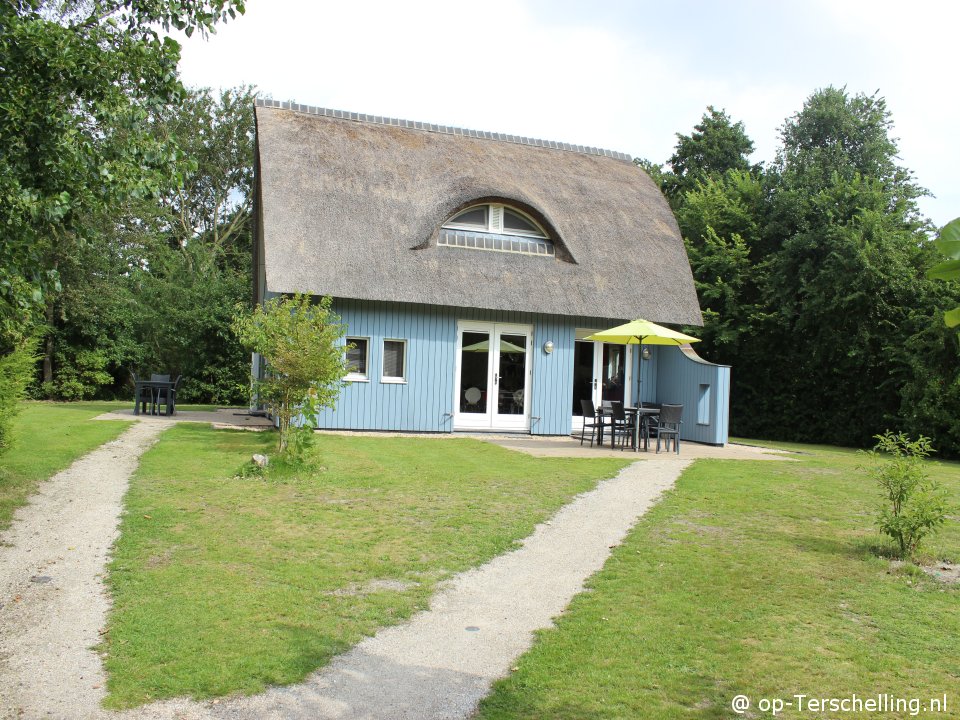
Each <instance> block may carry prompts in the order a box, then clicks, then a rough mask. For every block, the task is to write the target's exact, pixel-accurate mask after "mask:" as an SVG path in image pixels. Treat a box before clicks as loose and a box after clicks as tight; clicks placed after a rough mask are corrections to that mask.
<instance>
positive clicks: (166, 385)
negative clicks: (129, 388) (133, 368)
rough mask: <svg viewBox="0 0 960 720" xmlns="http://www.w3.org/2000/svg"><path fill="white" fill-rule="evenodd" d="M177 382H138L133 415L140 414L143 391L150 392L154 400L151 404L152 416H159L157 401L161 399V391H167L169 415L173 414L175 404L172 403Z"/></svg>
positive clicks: (135, 390)
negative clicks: (171, 399)
mask: <svg viewBox="0 0 960 720" xmlns="http://www.w3.org/2000/svg"><path fill="white" fill-rule="evenodd" d="M176 385H177V382H176V380H137V382H136V386H135V388H134V396H133V414H134V415H139V414H140V395H141V392H142V391H143V390H149V391H150V397H151V398H153V401H152V402H151V403H150V414H151V415H157V414H159V413H158V412H157V404H158V403H157V400H158V398H159V397H160V391H161V390H166V391H167V398H168V402H167V410H166V414H167V415H172V414H173V402H171V401H170V398H171V397H172V393H173V391H174V389H175V388H176Z"/></svg>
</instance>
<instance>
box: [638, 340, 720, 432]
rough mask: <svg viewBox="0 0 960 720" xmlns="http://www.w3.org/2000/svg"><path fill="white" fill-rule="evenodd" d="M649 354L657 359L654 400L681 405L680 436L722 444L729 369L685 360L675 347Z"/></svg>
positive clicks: (699, 360)
mask: <svg viewBox="0 0 960 720" xmlns="http://www.w3.org/2000/svg"><path fill="white" fill-rule="evenodd" d="M653 353H654V357H656V358H657V363H656V370H657V375H656V387H657V398H656V401H657V402H659V403H670V404H679V405H683V424H682V425H681V426H680V437H681V438H683V439H684V440H694V441H696V442H702V443H708V444H710V445H725V444H726V442H727V439H728V434H729V425H730V367H729V366H728V365H714V364H712V363H708V362H706V361H705V360H702V359H699V358H697V359H694V358H691V357H688V356H687V355H685V354H684V353H683V352H682V351H681V350H680V348H676V347H668V346H658V347H656V349H654V350H653ZM645 364H646V363H645ZM704 386H706V387H704ZM644 399H646V398H644Z"/></svg>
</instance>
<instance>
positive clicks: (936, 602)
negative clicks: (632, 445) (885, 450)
mask: <svg viewBox="0 0 960 720" xmlns="http://www.w3.org/2000/svg"><path fill="white" fill-rule="evenodd" d="M790 447H791V448H793V449H795V450H799V451H801V452H802V453H804V454H801V455H796V456H794V457H795V458H797V459H798V461H797V462H791V463H778V462H762V461H718V460H700V461H697V462H696V463H695V464H694V465H693V466H692V467H691V468H690V469H688V470H687V471H686V472H685V473H684V474H683V476H682V477H681V478H680V479H679V481H678V483H677V486H676V488H675V489H674V490H673V491H672V492H670V493H669V494H668V495H667V496H666V497H665V499H664V500H663V501H662V502H661V503H660V504H659V505H657V506H656V507H655V508H653V509H652V510H651V512H650V513H649V514H647V515H646V516H645V517H644V518H643V519H642V520H641V521H640V522H639V523H638V525H637V526H636V527H635V528H634V530H633V531H632V532H631V533H630V535H629V537H628V539H627V541H626V542H625V543H624V544H623V545H622V546H620V547H618V548H617V549H616V550H615V551H614V552H613V555H612V556H611V558H610V560H609V561H608V562H607V564H606V565H605V567H604V569H603V570H602V571H601V572H600V573H598V574H597V575H595V576H594V577H593V578H592V579H591V581H590V583H589V586H590V591H589V592H585V593H583V594H581V595H579V596H578V597H577V598H575V600H574V602H573V603H572V604H571V606H570V607H569V608H568V610H567V611H566V612H565V613H564V614H563V615H562V616H561V617H560V618H559V619H558V622H557V627H556V628H555V629H551V630H548V631H544V632H542V633H540V634H539V636H538V639H537V641H536V643H535V645H534V647H533V648H532V649H531V650H530V652H529V653H527V654H526V655H524V656H523V657H522V658H521V659H520V661H519V662H518V670H517V671H516V672H515V673H513V674H512V675H511V676H510V677H509V678H506V679H505V680H503V681H501V682H499V683H498V684H497V685H496V686H495V690H494V692H493V694H492V695H491V696H490V697H488V698H487V699H486V700H485V701H484V702H483V703H482V705H481V712H480V713H479V717H480V718H483V719H484V720H503V719H504V718H524V720H526V719H531V718H550V719H551V720H565V719H566V720H570V719H574V718H576V719H581V718H591V719H592V718H658V719H663V720H669V719H671V718H730V717H735V715H734V714H733V713H732V712H731V710H730V702H731V700H732V698H733V697H734V696H735V695H738V694H741V693H742V694H745V695H747V696H748V697H750V698H752V699H753V701H754V706H753V708H752V709H751V713H752V714H750V715H748V717H754V718H759V717H770V716H771V715H770V713H763V712H760V711H758V710H757V708H756V702H757V701H758V699H760V698H764V697H766V698H778V697H779V698H784V699H787V700H790V699H791V697H792V695H793V694H795V693H808V694H810V695H815V696H819V697H828V698H829V697H836V698H843V697H849V696H850V695H851V694H852V693H856V694H858V695H859V696H860V697H864V696H868V695H876V694H877V693H891V694H893V695H895V696H899V697H906V698H910V697H917V698H933V697H941V696H942V695H943V693H947V695H948V696H949V697H948V700H949V702H950V703H952V704H953V705H956V704H957V703H960V697H958V696H957V693H956V689H957V688H958V687H960V588H958V587H956V586H944V585H940V584H938V583H936V582H934V581H932V580H930V579H928V578H927V576H926V575H924V574H923V573H922V572H921V571H920V570H919V569H917V568H915V567H913V566H908V567H906V568H903V569H898V568H896V567H894V566H892V565H891V563H890V561H889V560H886V559H884V557H882V556H883V555H884V554H885V553H886V552H887V551H889V550H890V549H892V546H891V545H888V544H887V543H886V542H885V541H884V540H882V539H881V537H880V536H879V535H878V533H877V531H876V529H875V527H874V525H873V521H874V515H875V509H876V507H877V505H878V501H877V493H876V491H875V488H874V486H873V482H872V481H871V480H870V479H869V478H867V477H866V475H865V474H864V473H863V472H861V471H860V470H858V467H857V466H858V465H859V464H860V463H862V462H863V458H862V456H859V455H857V454H856V453H854V452H852V451H844V450H838V449H836V448H824V447H814V446H799V445H792V446H790ZM931 470H932V471H933V472H934V473H935V474H936V475H937V476H939V477H940V478H941V479H942V481H943V482H944V484H945V486H946V487H947V488H949V490H950V493H951V496H952V499H953V502H954V504H955V505H960V466H958V465H957V464H936V463H933V464H931ZM957 519H958V518H957V517H956V513H955V514H954V518H953V519H952V521H951V522H949V523H948V524H947V525H946V526H945V527H944V528H943V530H942V532H941V533H940V535H939V537H938V538H937V539H936V540H934V541H932V542H931V543H930V545H929V547H928V553H929V556H930V557H931V558H941V559H948V560H952V561H958V560H960V523H958V522H957ZM954 712H955V711H954ZM814 715H816V716H817V717H819V716H820V715H819V714H816V713H814V714H811V713H810V712H803V713H800V712H797V711H796V709H795V708H794V709H793V710H791V709H789V708H788V709H785V710H784V711H783V712H782V713H781V714H780V715H778V717H782V718H807V717H813V716H814ZM902 716H904V715H903V713H899V714H893V715H885V714H882V713H872V714H870V717H877V718H880V717H902ZM943 716H944V717H946V715H943ZM937 717H940V715H937Z"/></svg>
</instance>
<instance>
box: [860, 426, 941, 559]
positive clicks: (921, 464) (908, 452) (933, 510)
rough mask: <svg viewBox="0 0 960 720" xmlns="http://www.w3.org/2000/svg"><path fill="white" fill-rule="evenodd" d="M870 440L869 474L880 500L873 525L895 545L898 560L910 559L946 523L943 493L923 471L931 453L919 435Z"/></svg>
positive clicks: (926, 440) (889, 435)
mask: <svg viewBox="0 0 960 720" xmlns="http://www.w3.org/2000/svg"><path fill="white" fill-rule="evenodd" d="M874 437H875V438H876V440H877V444H876V445H875V446H874V448H873V449H872V450H871V451H870V452H869V453H868V455H869V456H870V458H871V460H872V461H873V465H872V467H871V469H870V473H871V475H873V477H874V479H876V481H877V483H878V484H879V485H880V488H881V489H882V491H883V496H884V499H883V504H882V505H881V506H880V516H879V518H878V519H877V525H878V526H879V527H880V532H882V533H884V534H885V535H888V536H890V537H891V538H893V540H894V541H895V542H896V543H897V546H898V547H899V549H900V557H901V558H903V559H907V558H911V557H913V555H914V554H915V553H916V552H917V549H918V548H919V547H920V543H921V542H922V541H923V539H924V538H925V537H927V536H928V535H931V534H933V533H935V532H936V531H937V529H938V528H939V527H940V526H941V525H942V524H943V523H944V522H945V521H946V516H947V497H946V492H945V491H944V490H943V488H942V487H941V486H940V484H939V483H938V482H936V481H935V480H932V479H931V478H930V477H929V475H928V474H927V470H926V458H927V457H928V456H929V455H930V453H932V452H934V450H933V448H932V447H931V446H930V438H927V437H924V436H923V435H921V436H920V437H918V438H917V439H916V440H911V439H910V438H909V437H907V436H906V435H905V434H903V433H897V434H894V433H893V432H891V431H889V430H887V431H886V432H885V433H883V434H882V435H875V436H874ZM881 454H882V455H883V456H889V457H881Z"/></svg>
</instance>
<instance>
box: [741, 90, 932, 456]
mask: <svg viewBox="0 0 960 720" xmlns="http://www.w3.org/2000/svg"><path fill="white" fill-rule="evenodd" d="M891 125H892V122H891V120H890V114H889V111H887V109H886V105H885V103H884V101H883V100H882V99H879V98H875V97H867V96H863V95H857V96H854V97H849V96H848V95H847V94H846V92H845V91H843V90H837V89H835V88H827V89H825V90H821V91H818V92H817V93H814V94H813V95H812V96H811V97H810V98H809V99H808V101H807V103H806V104H805V106H804V109H803V110H802V111H801V112H800V113H798V114H797V115H795V116H794V117H793V118H791V119H790V120H788V121H787V123H786V124H785V125H784V128H783V131H782V137H783V148H782V150H781V152H780V153H779V156H778V158H777V161H776V163H775V164H774V166H773V168H771V171H770V173H769V174H768V176H767V177H768V183H769V187H770V190H769V192H770V198H771V208H770V212H769V214H768V215H767V219H768V222H767V225H766V227H765V239H764V243H765V250H766V251H767V252H768V253H769V255H768V257H767V259H766V260H765V261H764V266H765V267H764V270H765V272H764V278H763V288H762V292H763V295H764V298H763V304H764V305H765V306H766V307H767V308H768V309H769V311H770V313H771V317H770V322H768V323H767V325H766V326H765V328H764V334H765V337H766V338H767V342H766V345H767V347H766V348H765V352H764V357H763V358H759V357H757V358H754V361H755V362H757V363H758V364H759V363H763V364H766V365H768V366H769V365H771V364H773V365H774V366H778V367H779V368H782V369H786V368H789V369H790V372H789V374H788V375H787V376H785V377H783V378H781V379H779V380H778V379H777V378H769V381H770V385H769V386H766V387H761V388H757V389H756V390H757V392H761V393H763V394H764V395H765V396H766V397H767V398H768V399H770V400H772V401H773V402H774V403H775V404H776V407H777V410H776V412H778V414H779V420H774V418H772V417H764V418H762V419H760V421H761V422H762V423H763V424H764V425H766V426H767V428H768V430H769V429H771V426H772V427H776V430H775V432H776V433H778V434H789V435H791V436H793V437H795V438H797V439H805V440H812V439H817V438H823V437H829V438H832V439H833V440H834V441H835V442H839V443H844V444H855V445H864V444H866V443H867V442H868V441H869V438H870V437H871V436H872V435H873V434H874V433H875V431H876V429H877V428H878V427H882V426H883V425H884V424H887V423H888V422H889V421H891V420H893V419H896V418H897V415H898V411H899V409H900V397H899V391H900V378H898V373H897V370H898V368H897V366H896V364H895V362H894V360H895V358H896V357H897V355H898V353H900V349H901V348H902V347H903V346H904V344H905V343H906V341H907V340H908V338H909V333H910V330H911V328H912V327H914V325H915V323H914V322H913V321H912V320H911V314H912V312H913V311H912V310H911V308H913V306H914V303H915V302H916V299H917V297H918V295H922V294H923V293H922V286H923V284H924V281H923V278H922V267H923V265H922V263H923V260H922V255H921V252H920V250H919V249H920V248H921V247H922V246H923V244H924V242H925V239H926V235H925V230H926V225H925V223H924V222H923V221H922V219H921V218H920V216H919V213H918V211H917V208H916V202H915V201H916V198H917V197H919V196H920V195H921V194H922V193H923V190H922V189H921V188H919V187H918V186H916V185H915V184H913V183H912V182H911V181H910V174H909V172H908V171H906V170H905V169H903V168H900V167H898V166H897V165H896V162H895V157H896V152H897V147H896V143H895V142H894V141H893V140H892V139H891V138H890V137H889V134H888V133H889V130H890V128H891Z"/></svg>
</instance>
